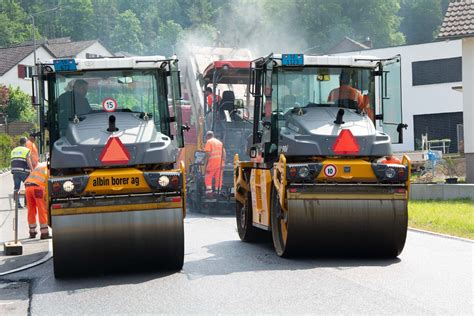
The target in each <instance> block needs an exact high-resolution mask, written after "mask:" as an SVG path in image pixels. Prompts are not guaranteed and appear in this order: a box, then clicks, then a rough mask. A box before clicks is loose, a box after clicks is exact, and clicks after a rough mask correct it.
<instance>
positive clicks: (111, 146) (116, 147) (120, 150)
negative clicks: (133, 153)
mask: <svg viewBox="0 0 474 316" xmlns="http://www.w3.org/2000/svg"><path fill="white" fill-rule="evenodd" d="M99 160H100V161H101V162H102V163H103V164H104V165H119V164H120V165H123V164H126V163H128V162H129V161H130V153H129V152H128V150H127V148H125V146H124V145H123V143H122V142H121V141H120V138H118V137H116V136H112V137H110V138H109V140H108V141H107V144H105V147H104V149H103V150H102V152H101V153H100V157H99Z"/></svg>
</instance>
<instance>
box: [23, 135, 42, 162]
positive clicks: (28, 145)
mask: <svg viewBox="0 0 474 316" xmlns="http://www.w3.org/2000/svg"><path fill="white" fill-rule="evenodd" d="M25 147H26V148H28V149H29V150H30V157H31V164H32V165H33V168H36V166H37V165H38V162H39V155H38V148H37V147H36V144H35V143H33V142H32V141H31V140H28V141H27V142H26V144H25Z"/></svg>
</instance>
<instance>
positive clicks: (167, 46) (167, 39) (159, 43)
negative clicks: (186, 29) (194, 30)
mask: <svg viewBox="0 0 474 316" xmlns="http://www.w3.org/2000/svg"><path fill="white" fill-rule="evenodd" d="M158 33H159V36H158V38H157V39H156V46H155V47H150V49H151V51H152V52H153V53H154V54H157V53H158V54H161V55H165V56H171V55H172V54H174V53H176V42H177V41H178V39H179V38H180V36H181V35H182V33H183V28H182V27H181V25H179V24H178V23H175V22H174V21H166V22H165V23H163V24H161V26H160V28H159V32H158Z"/></svg>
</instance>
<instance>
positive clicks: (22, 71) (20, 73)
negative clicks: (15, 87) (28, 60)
mask: <svg viewBox="0 0 474 316" xmlns="http://www.w3.org/2000/svg"><path fill="white" fill-rule="evenodd" d="M25 77H26V66H25V65H18V78H22V79H24V78H25Z"/></svg>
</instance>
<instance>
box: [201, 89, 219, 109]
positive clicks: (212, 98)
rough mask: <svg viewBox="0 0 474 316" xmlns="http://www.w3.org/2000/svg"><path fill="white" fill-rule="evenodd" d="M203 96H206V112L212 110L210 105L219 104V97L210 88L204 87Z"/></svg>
mask: <svg viewBox="0 0 474 316" xmlns="http://www.w3.org/2000/svg"><path fill="white" fill-rule="evenodd" d="M204 95H205V96H206V101H207V108H208V111H211V110H212V105H213V104H214V103H216V104H219V103H220V102H221V97H220V96H219V95H218V94H215V93H213V92H212V88H211V87H206V89H205V90H204Z"/></svg>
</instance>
